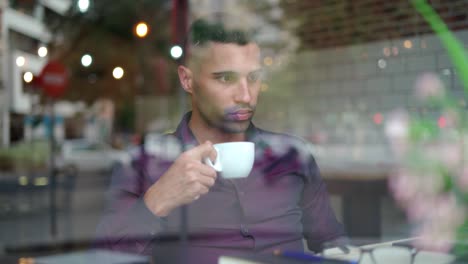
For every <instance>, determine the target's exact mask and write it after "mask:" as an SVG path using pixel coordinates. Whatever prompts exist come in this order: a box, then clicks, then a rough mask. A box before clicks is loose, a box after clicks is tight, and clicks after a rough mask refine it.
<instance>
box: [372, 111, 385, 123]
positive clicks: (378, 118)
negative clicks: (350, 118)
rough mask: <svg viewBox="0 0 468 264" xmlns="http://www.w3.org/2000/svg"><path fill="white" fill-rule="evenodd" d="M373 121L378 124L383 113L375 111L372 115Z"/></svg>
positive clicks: (381, 120) (381, 119)
mask: <svg viewBox="0 0 468 264" xmlns="http://www.w3.org/2000/svg"><path fill="white" fill-rule="evenodd" d="M373 120H374V123H375V124H376V125H380V124H382V122H383V115H382V113H375V114H374V117H373Z"/></svg>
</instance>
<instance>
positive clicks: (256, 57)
mask: <svg viewBox="0 0 468 264" xmlns="http://www.w3.org/2000/svg"><path fill="white" fill-rule="evenodd" d="M200 60H201V61H200V64H199V67H198V69H194V70H193V71H192V73H193V79H192V80H193V81H192V91H191V94H192V110H193V115H199V116H200V119H201V120H203V121H204V122H205V123H206V124H207V125H209V126H210V127H216V128H218V129H220V130H222V131H223V132H225V133H243V132H245V131H246V130H247V128H248V127H249V124H250V121H251V119H252V117H253V114H254V112H255V106H256V104H257V98H258V94H259V91H260V84H261V76H262V69H261V67H260V50H259V48H258V46H257V45H256V44H254V43H249V44H247V45H243V46H241V45H237V44H231V43H229V44H224V43H209V44H207V48H206V49H205V50H204V52H203V55H202V56H201V58H200ZM189 92H190V91H189Z"/></svg>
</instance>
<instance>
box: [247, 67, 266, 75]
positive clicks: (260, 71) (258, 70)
mask: <svg viewBox="0 0 468 264" xmlns="http://www.w3.org/2000/svg"><path fill="white" fill-rule="evenodd" d="M262 72H263V68H260V69H256V70H253V71H251V72H249V74H255V73H262Z"/></svg>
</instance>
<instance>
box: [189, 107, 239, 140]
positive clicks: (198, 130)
mask: <svg viewBox="0 0 468 264" xmlns="http://www.w3.org/2000/svg"><path fill="white" fill-rule="evenodd" d="M188 125H189V128H190V130H191V131H192V133H193V135H194V136H195V138H196V139H197V141H198V142H199V143H203V142H205V141H207V140H209V141H210V142H211V143H213V144H217V143H223V142H233V141H245V140H246V136H245V133H236V134H231V133H226V132H223V131H222V130H221V129H219V128H216V127H211V126H209V125H208V124H206V122H205V121H204V120H202V119H201V118H200V117H199V116H197V115H193V114H192V116H191V118H190V121H189V124H188Z"/></svg>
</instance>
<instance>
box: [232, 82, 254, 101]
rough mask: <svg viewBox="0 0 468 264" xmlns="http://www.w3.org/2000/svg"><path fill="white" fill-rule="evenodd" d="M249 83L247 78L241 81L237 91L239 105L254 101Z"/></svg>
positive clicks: (236, 96) (236, 98)
mask: <svg viewBox="0 0 468 264" xmlns="http://www.w3.org/2000/svg"><path fill="white" fill-rule="evenodd" d="M250 92H251V91H250V87H249V83H248V81H247V79H246V78H242V79H241V80H240V81H239V84H238V88H237V90H236V95H235V100H236V102H238V103H249V102H250V100H251V99H252V95H251V94H250Z"/></svg>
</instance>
